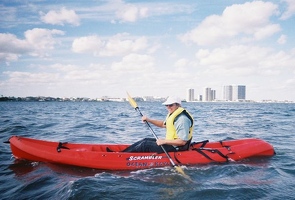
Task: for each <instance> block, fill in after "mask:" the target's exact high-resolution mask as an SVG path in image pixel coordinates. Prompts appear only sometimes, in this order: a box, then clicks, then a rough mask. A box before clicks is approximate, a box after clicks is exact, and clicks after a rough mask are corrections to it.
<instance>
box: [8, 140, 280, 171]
mask: <svg viewBox="0 0 295 200" xmlns="http://www.w3.org/2000/svg"><path fill="white" fill-rule="evenodd" d="M9 142H10V147H11V151H12V153H13V155H14V157H15V158H16V159H25V160H29V161H40V162H49V163H58V164H66V165H74V166H80V167H88V168H95V169H104V170H135V169H145V168H155V167H163V166H170V165H171V163H170V161H169V159H168V157H167V156H166V154H165V153H161V154H158V153H125V152H120V151H122V150H123V149H125V148H126V147H128V146H129V145H127V144H77V143H67V142H64V143H62V142H52V141H44V140H36V139H32V138H25V137H20V136H12V137H11V138H10V139H9ZM107 147H108V148H110V149H112V150H113V151H114V152H108V151H107V150H106V149H107ZM274 154H275V151H274V148H273V147H272V145H270V144H269V143H267V142H265V141H263V140H261V139H255V138H249V139H240V140H228V141H220V142H209V141H208V140H206V141H202V142H197V143H192V144H191V146H190V149H189V150H188V151H178V152H169V155H170V156H171V158H172V160H173V161H174V162H175V163H176V164H178V165H187V166H190V165H196V164H206V163H211V162H228V161H238V160H242V159H245V158H252V157H261V156H268V157H269V156H273V155H274Z"/></svg>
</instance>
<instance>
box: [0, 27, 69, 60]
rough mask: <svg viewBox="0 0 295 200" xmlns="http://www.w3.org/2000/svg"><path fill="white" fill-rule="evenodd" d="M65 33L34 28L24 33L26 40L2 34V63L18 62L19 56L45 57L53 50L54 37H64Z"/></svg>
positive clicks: (0, 40) (0, 43) (0, 52)
mask: <svg viewBox="0 0 295 200" xmlns="http://www.w3.org/2000/svg"><path fill="white" fill-rule="evenodd" d="M63 34H64V33H63V31H60V30H56V29H53V30H49V29H41V28H34V29H31V30H27V31H26V32H25V33H24V36H25V39H19V38H17V37H16V36H15V35H13V34H6V33H0V61H16V60H18V58H19V56H21V55H25V54H30V55H32V56H45V55H46V54H47V52H48V50H50V49H53V48H54V45H55V44H56V40H55V39H54V38H53V35H63Z"/></svg>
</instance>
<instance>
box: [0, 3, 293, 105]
mask: <svg viewBox="0 0 295 200" xmlns="http://www.w3.org/2000/svg"><path fill="white" fill-rule="evenodd" d="M253 13H255V15H253ZM0 15H1V23H0V95H3V96H18V97H26V96H51V97H73V96H77V97H89V98H99V97H101V96H112V97H125V93H126V91H129V92H130V93H132V94H134V95H136V96H164V97H166V96H170V95H175V96H179V97H181V98H186V92H185V91H186V88H195V89H197V90H195V92H196V94H198V93H200V94H202V95H203V88H206V87H208V88H211V90H212V91H210V92H212V93H210V95H211V96H212V95H213V96H214V95H215V98H217V99H221V98H222V95H223V94H222V92H221V91H222V86H223V85H231V84H232V83H238V84H240V85H247V99H251V100H256V101H259V100H263V99H273V100H290V101H295V65H294V63H295V48H294V47H295V29H294V24H295V1H291V0H282V1H276V0H268V1H260V0H259V1H247V0H246V1H245V0H235V1H233V0H229V1H219V0H211V1H202V0H194V1H193V0H183V1H175V0H165V1H163V0H162V1H161V0H159V1H145V0H134V1H129V0H97V1H89V0H85V1H54V2H53V1H46V0H31V1H9V0H3V1H1V9H0ZM200 90H202V92H200ZM213 90H215V94H214V91H213ZM208 92H209V90H208ZM196 94H195V95H196ZM208 94H209V93H208ZM208 97H209V96H208Z"/></svg>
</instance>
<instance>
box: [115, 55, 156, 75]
mask: <svg viewBox="0 0 295 200" xmlns="http://www.w3.org/2000/svg"><path fill="white" fill-rule="evenodd" d="M153 66H154V59H153V57H151V56H149V55H140V54H129V55H127V56H124V57H123V58H122V61H121V62H115V63H113V64H112V69H113V70H115V71H122V72H131V73H132V72H138V71H150V70H152V69H153Z"/></svg>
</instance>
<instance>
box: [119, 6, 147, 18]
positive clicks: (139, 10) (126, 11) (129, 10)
mask: <svg viewBox="0 0 295 200" xmlns="http://www.w3.org/2000/svg"><path fill="white" fill-rule="evenodd" d="M147 14H148V8H146V7H138V6H135V5H132V4H125V5H124V6H122V7H121V8H120V9H119V10H118V11H117V12H116V16H117V18H119V19H121V20H122V21H123V22H135V21H137V20H138V19H140V18H144V17H147Z"/></svg>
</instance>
